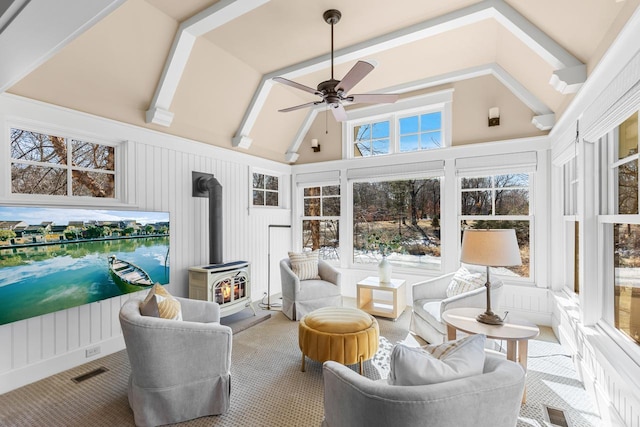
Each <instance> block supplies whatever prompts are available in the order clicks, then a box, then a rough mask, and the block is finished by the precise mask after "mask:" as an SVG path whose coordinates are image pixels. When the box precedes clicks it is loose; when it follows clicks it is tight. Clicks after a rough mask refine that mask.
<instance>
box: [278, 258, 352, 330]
mask: <svg viewBox="0 0 640 427" xmlns="http://www.w3.org/2000/svg"><path fill="white" fill-rule="evenodd" d="M318 274H319V275H320V279H312V280H300V279H299V278H298V276H296V275H295V273H294V272H293V271H292V270H291V263H290V262H289V259H288V258H285V259H283V260H282V261H280V278H281V280H282V312H283V313H284V314H285V315H286V316H287V317H288V318H289V319H291V320H300V319H301V318H302V317H303V316H304V315H305V314H307V313H310V312H312V311H313V310H315V309H317V308H320V307H329V306H337V307H339V306H342V294H341V287H340V272H339V271H338V270H336V269H335V268H333V267H332V266H331V264H329V263H327V262H325V261H323V260H320V261H318Z"/></svg>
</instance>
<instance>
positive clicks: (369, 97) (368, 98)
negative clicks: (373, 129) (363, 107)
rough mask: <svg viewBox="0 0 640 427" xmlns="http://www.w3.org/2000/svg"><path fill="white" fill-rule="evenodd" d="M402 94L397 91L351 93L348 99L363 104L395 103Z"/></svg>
mask: <svg viewBox="0 0 640 427" xmlns="http://www.w3.org/2000/svg"><path fill="white" fill-rule="evenodd" d="M399 97H400V96H399V95H397V94H395V93H385V94H382V93H363V94H360V95H350V96H348V97H347V98H346V99H347V100H348V101H351V102H361V103H363V104H393V103H394V102H396V101H397V100H398V98H399Z"/></svg>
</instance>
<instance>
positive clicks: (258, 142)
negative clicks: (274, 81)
mask: <svg viewBox="0 0 640 427" xmlns="http://www.w3.org/2000/svg"><path fill="white" fill-rule="evenodd" d="M303 93H304V92H303ZM309 101H312V100H306V99H303V98H301V97H300V96H298V94H297V93H295V92H294V90H293V89H290V88H288V87H282V86H281V85H277V86H276V85H274V87H273V89H271V94H270V96H269V97H268V99H267V102H266V103H265V105H264V108H263V109H262V110H261V111H260V115H259V116H258V120H257V121H256V124H255V126H254V128H253V132H251V135H250V136H251V138H252V139H253V143H252V144H251V147H250V148H249V150H248V151H249V153H250V154H256V153H257V150H268V151H269V152H271V153H272V154H271V155H270V156H269V158H270V159H272V160H277V161H279V162H283V161H284V156H285V153H286V152H287V150H288V149H289V146H290V145H291V141H293V138H294V137H295V135H296V132H297V131H298V128H299V127H300V125H301V124H302V122H303V120H304V119H305V117H306V116H307V113H308V110H307V109H306V108H305V109H302V110H296V111H290V112H287V113H281V112H279V111H278V110H279V109H282V108H286V107H293V106H294V105H300V104H304V103H305V102H309ZM273 156H275V157H273Z"/></svg>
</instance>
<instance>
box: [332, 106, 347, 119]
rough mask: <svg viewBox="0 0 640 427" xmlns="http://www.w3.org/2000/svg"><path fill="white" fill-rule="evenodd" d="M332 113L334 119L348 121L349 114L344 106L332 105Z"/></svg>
mask: <svg viewBox="0 0 640 427" xmlns="http://www.w3.org/2000/svg"><path fill="white" fill-rule="evenodd" d="M331 112H332V113H333V117H335V119H336V121H338V122H344V121H345V120H347V112H346V111H345V110H344V107H343V106H342V104H333V105H331Z"/></svg>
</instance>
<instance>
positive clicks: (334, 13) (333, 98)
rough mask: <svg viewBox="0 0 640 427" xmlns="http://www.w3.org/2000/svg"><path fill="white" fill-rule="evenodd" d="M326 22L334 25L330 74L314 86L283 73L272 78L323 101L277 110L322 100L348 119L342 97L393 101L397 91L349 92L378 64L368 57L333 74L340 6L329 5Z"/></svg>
mask: <svg viewBox="0 0 640 427" xmlns="http://www.w3.org/2000/svg"><path fill="white" fill-rule="evenodd" d="M322 17H323V18H324V20H325V22H326V23H327V24H330V25H331V78H330V79H329V80H325V81H323V82H321V83H320V84H318V88H317V89H314V88H312V87H309V86H305V85H303V84H300V83H296V82H294V81H291V80H288V79H285V78H284V77H274V78H273V80H274V81H276V82H278V83H282V84H285V85H287V86H291V87H294V88H296V89H300V90H303V91H305V92H309V93H313V94H314V95H318V96H320V97H321V98H322V100H321V101H313V102H307V103H306V104H302V105H296V106H295V107H289V108H284V109H282V110H278V111H280V112H282V113H286V112H288V111H294V110H299V109H301V108H307V107H313V106H315V105H319V104H327V107H331V112H332V113H333V116H334V117H335V119H336V120H337V121H339V122H342V121H345V120H347V113H346V111H345V109H344V106H343V105H342V101H348V102H352V103H357V102H361V103H366V104H390V103H394V102H396V101H397V100H398V95H397V94H374V93H368V94H360V95H357V94H354V95H347V92H349V90H351V88H353V87H354V86H355V85H356V84H358V83H359V82H360V81H361V80H362V79H363V78H365V76H366V75H367V74H369V73H370V72H371V71H373V69H374V68H375V66H374V65H373V64H370V63H369V62H366V61H358V62H357V63H356V65H354V66H353V67H352V68H351V69H350V70H349V72H348V73H347V74H346V75H345V76H344V78H343V79H342V80H336V79H334V78H333V26H334V25H335V24H337V23H338V22H339V21H340V18H341V17H342V14H341V13H340V11H339V10H336V9H330V10H327V11H325V12H324V14H323V15H322Z"/></svg>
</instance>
